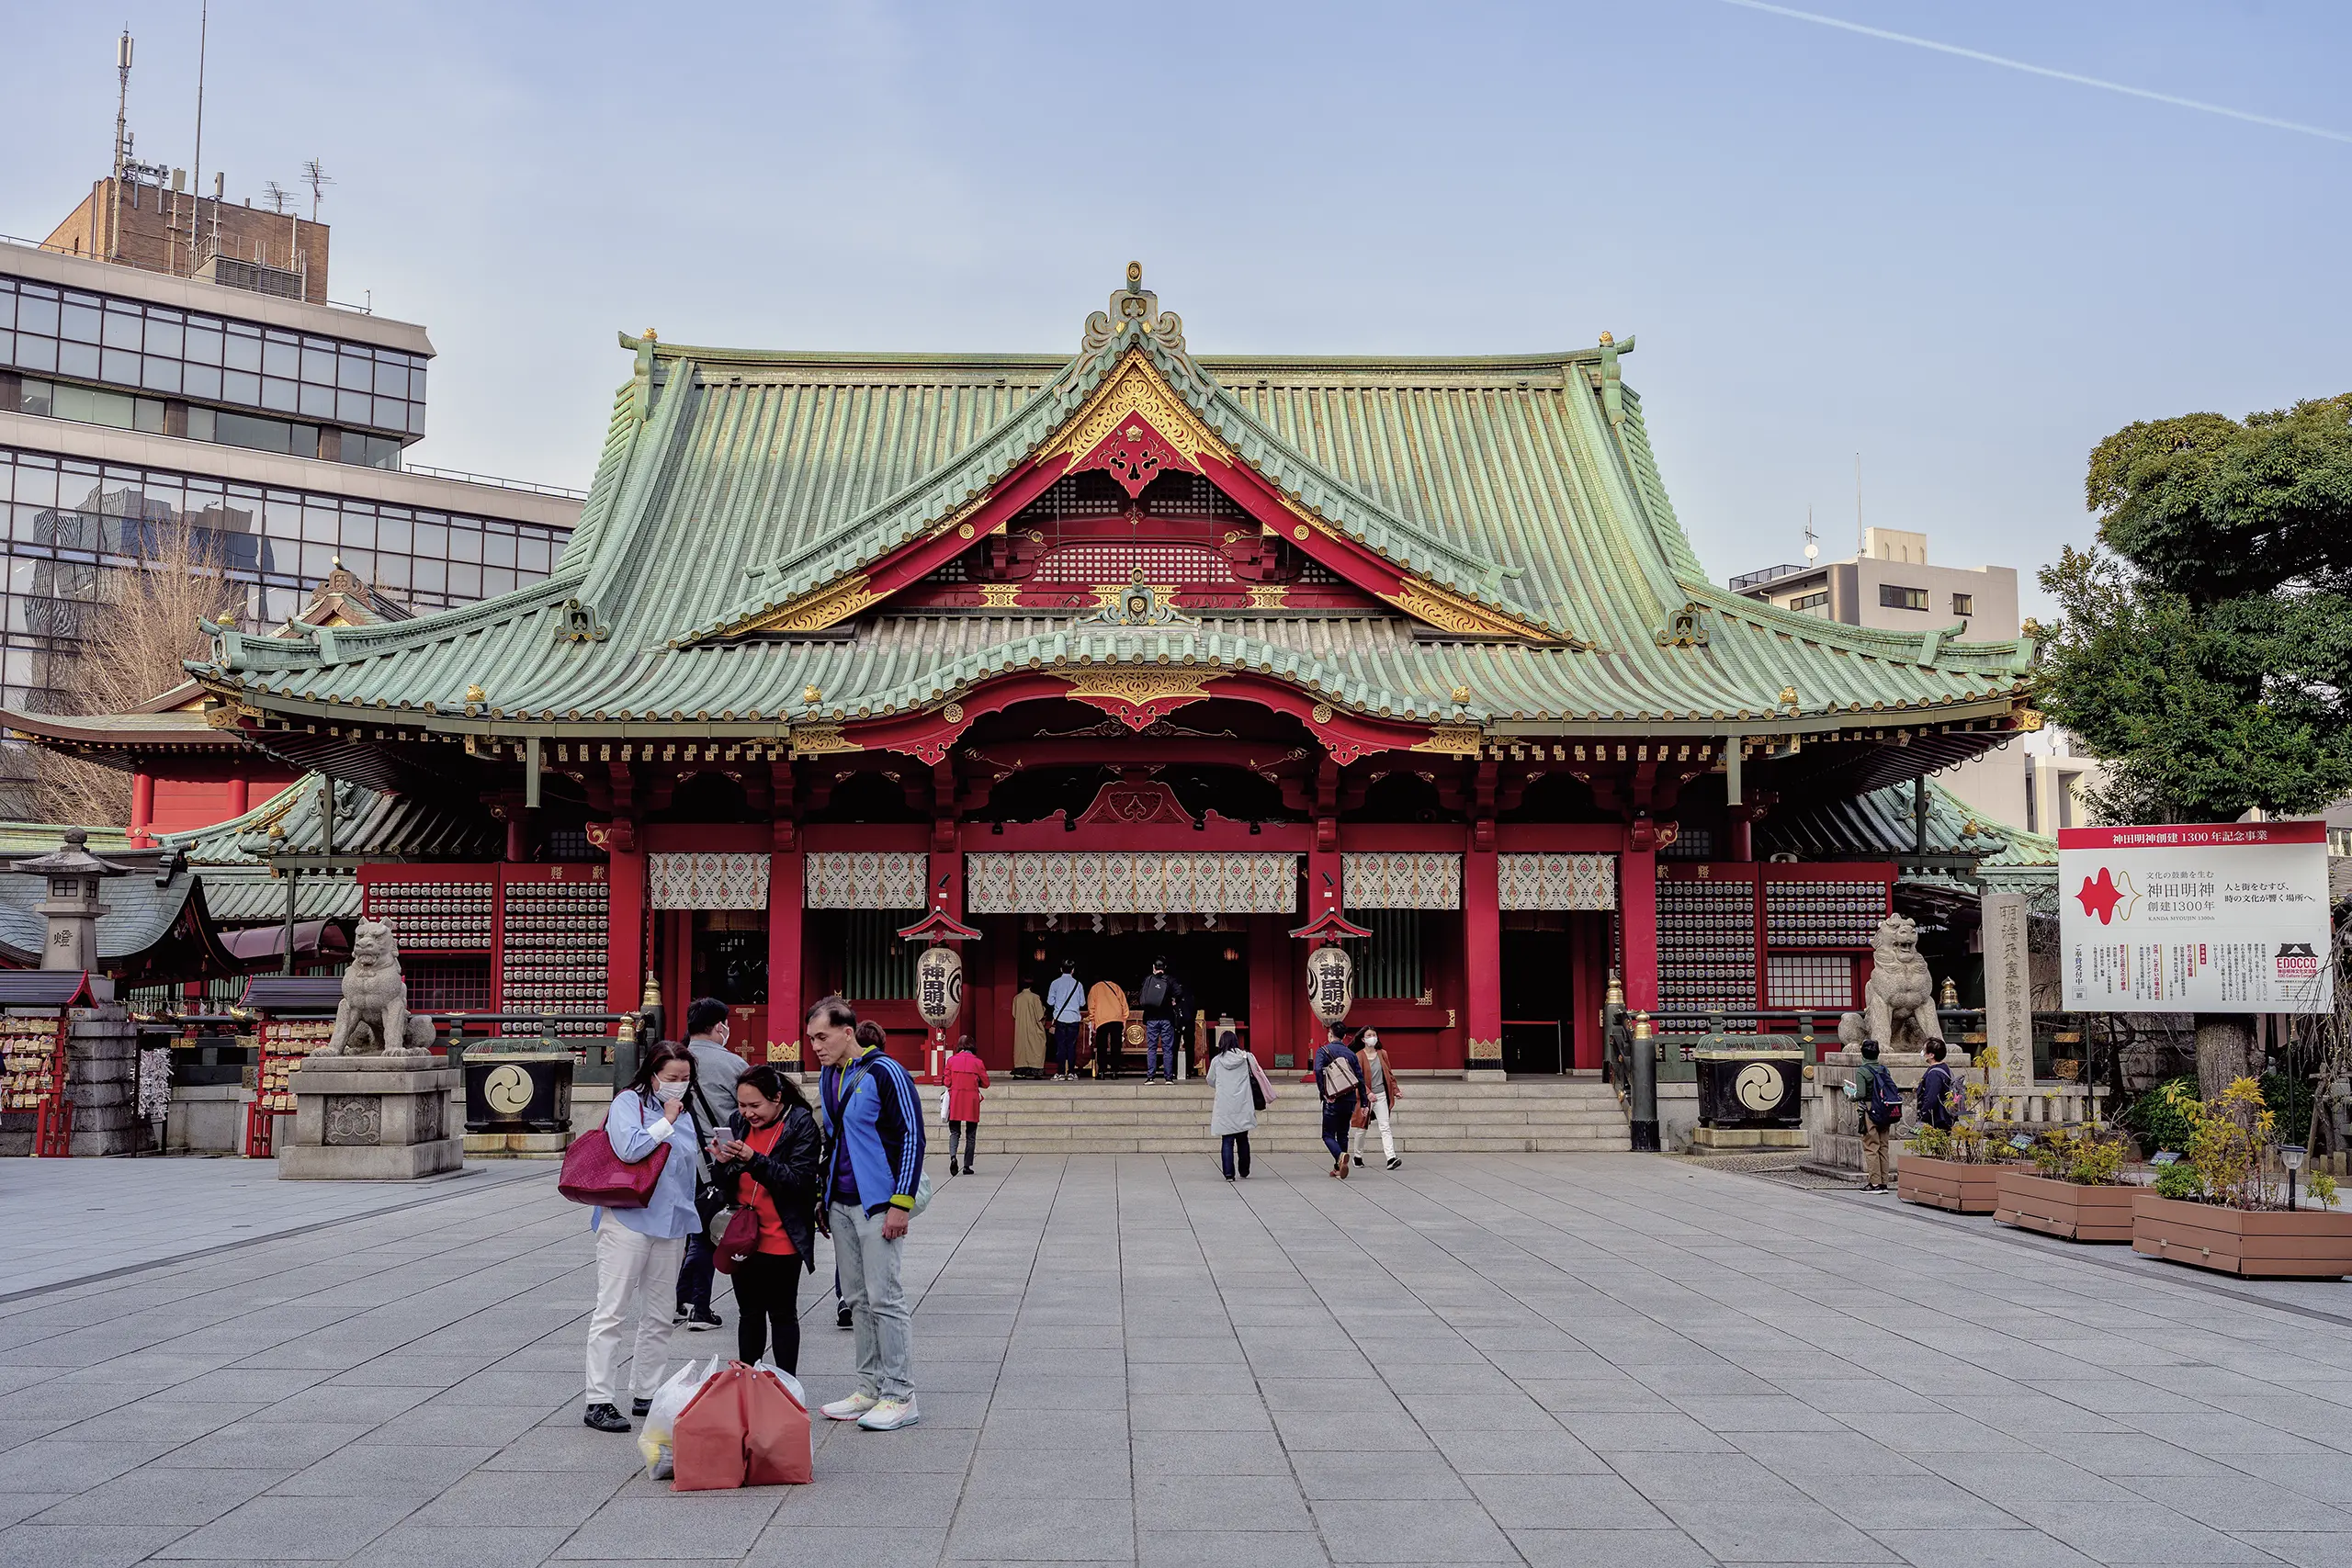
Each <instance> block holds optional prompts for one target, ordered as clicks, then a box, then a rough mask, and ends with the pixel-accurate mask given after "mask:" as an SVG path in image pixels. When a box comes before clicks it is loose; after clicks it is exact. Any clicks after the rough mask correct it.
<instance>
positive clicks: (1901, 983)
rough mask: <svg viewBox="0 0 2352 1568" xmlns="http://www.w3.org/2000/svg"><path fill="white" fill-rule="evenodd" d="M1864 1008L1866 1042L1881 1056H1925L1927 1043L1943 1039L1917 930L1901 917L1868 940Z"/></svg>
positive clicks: (1932, 982)
mask: <svg viewBox="0 0 2352 1568" xmlns="http://www.w3.org/2000/svg"><path fill="white" fill-rule="evenodd" d="M1862 1006H1863V1010H1864V1016H1863V1026H1864V1031H1865V1033H1866V1036H1867V1038H1869V1039H1871V1040H1875V1041H1877V1042H1878V1043H1879V1048H1880V1049H1881V1050H1883V1051H1919V1050H1924V1049H1925V1048H1926V1046H1927V1043H1928V1041H1930V1040H1941V1039H1942V1038H1943V1037H1944V1026H1943V1021H1942V1020H1941V1019H1940V1018H1939V1017H1937V1016H1936V981H1935V976H1932V975H1929V974H1928V961H1927V960H1926V959H1924V958H1922V957H1920V956H1919V928H1918V927H1917V926H1915V925H1913V924H1912V923H1911V922H1910V921H1909V920H1907V919H1904V918H1903V917H1902V916H1901V915H1889V916H1887V917H1886V919H1883V920H1881V921H1880V922H1879V923H1878V934H1877V935H1876V936H1875V937H1873V938H1871V983H1870V985H1869V987H1867V988H1866V989H1865V990H1864V992H1863V994H1862Z"/></svg>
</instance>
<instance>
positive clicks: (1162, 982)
mask: <svg viewBox="0 0 2352 1568" xmlns="http://www.w3.org/2000/svg"><path fill="white" fill-rule="evenodd" d="M1182 989H1183V987H1181V986H1179V985H1178V984H1177V983H1176V977H1175V976H1173V975H1170V973H1169V972H1168V960H1167V959H1165V958H1155V959H1153V960H1152V961H1151V973H1150V974H1148V975H1147V976H1144V977H1143V986H1142V987H1141V988H1140V989H1138V990H1137V991H1136V1006H1137V1007H1139V1008H1141V1009H1142V1010H1143V1081H1144V1082H1146V1083H1149V1082H1151V1081H1152V1079H1154V1078H1162V1079H1165V1080H1166V1081H1167V1082H1169V1083H1174V1082H1175V1081H1176V1013H1177V1009H1178V1007H1179V1006H1180V998H1179V993H1181V992H1182Z"/></svg>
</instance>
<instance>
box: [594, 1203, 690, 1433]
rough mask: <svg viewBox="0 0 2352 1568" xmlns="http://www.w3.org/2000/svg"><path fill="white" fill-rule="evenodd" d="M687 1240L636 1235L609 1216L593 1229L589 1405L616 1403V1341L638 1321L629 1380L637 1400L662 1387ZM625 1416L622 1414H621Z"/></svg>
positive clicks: (618, 1358)
mask: <svg viewBox="0 0 2352 1568" xmlns="http://www.w3.org/2000/svg"><path fill="white" fill-rule="evenodd" d="M685 1251H686V1238H685V1237H684V1236H682V1235H681V1236H672V1237H669V1238H668V1239H666V1240H665V1239H662V1238H661V1237H657V1236H650V1235H639V1234H638V1233H637V1232H635V1231H633V1230H631V1229H629V1228H628V1226H627V1225H625V1224H620V1223H618V1222H617V1221H616V1220H615V1219H614V1218H613V1217H612V1216H611V1215H610V1214H607V1215H605V1223H604V1224H601V1225H598V1226H597V1227H596V1310H595V1311H594V1313H591V1314H589V1317H588V1403H589V1404H620V1402H621V1397H620V1395H621V1387H620V1362H621V1339H622V1337H623V1336H624V1334H625V1332H626V1330H627V1329H628V1323H629V1320H630V1319H631V1318H632V1317H633V1318H635V1319H636V1320H637V1344H636V1348H635V1349H634V1350H633V1351H632V1352H631V1354H630V1366H629V1382H630V1383H631V1384H632V1385H633V1389H632V1392H633V1393H634V1394H635V1396H636V1397H637V1398H639V1399H650V1398H652V1397H653V1393H654V1391H655V1390H656V1389H658V1388H660V1387H661V1386H662V1363H663V1362H664V1361H666V1360H667V1359H669V1355H670V1318H671V1314H673V1312H674V1311H675V1310H676V1308H677V1304H678V1263H679V1260H680V1259H681V1258H684V1256H685ZM622 1414H623V1415H627V1414H628V1412H627V1411H623V1412H622Z"/></svg>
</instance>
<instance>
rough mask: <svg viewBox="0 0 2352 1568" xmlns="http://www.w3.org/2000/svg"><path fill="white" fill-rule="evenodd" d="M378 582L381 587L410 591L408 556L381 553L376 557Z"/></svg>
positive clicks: (403, 591)
mask: <svg viewBox="0 0 2352 1568" xmlns="http://www.w3.org/2000/svg"><path fill="white" fill-rule="evenodd" d="M376 582H377V585H378V586H379V587H382V588H386V589H390V591H391V592H395V593H405V592H408V557H406V556H388V555H379V556H378V557H377V558H376Z"/></svg>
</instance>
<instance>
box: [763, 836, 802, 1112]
mask: <svg viewBox="0 0 2352 1568" xmlns="http://www.w3.org/2000/svg"><path fill="white" fill-rule="evenodd" d="M772 842H773V844H774V849H773V851H772V852H770V854H769V855H768V1029H767V1032H768V1037H767V1039H766V1040H765V1041H764V1042H763V1043H764V1044H766V1045H769V1046H776V1045H781V1046H784V1047H785V1048H786V1049H785V1050H784V1052H783V1053H782V1055H783V1056H784V1058H785V1060H784V1063H783V1065H784V1066H798V1067H800V1068H802V1069H803V1070H805V1069H806V1068H807V1066H808V1064H807V1063H806V1062H805V1061H802V1060H801V1059H800V1049H801V1046H800V1025H801V1024H802V1023H803V1022H805V1021H807V1019H808V1016H809V1012H808V1008H809V1002H811V1001H813V1000H815V999H816V998H813V997H809V998H804V997H803V996H802V995H801V984H800V927H801V913H802V910H803V908H804V907H805V905H806V904H807V901H808V896H809V887H808V874H807V871H806V863H805V862H804V861H803V860H802V858H801V849H800V839H799V835H798V834H797V832H796V831H795V830H794V825H793V824H792V823H790V822H788V821H786V822H778V823H777V824H775V829H774V838H773V840H772ZM768 1055H771V1053H765V1052H763V1053H762V1054H761V1055H760V1056H759V1057H756V1058H754V1059H755V1060H764V1059H765V1058H766V1057H767V1056H768Z"/></svg>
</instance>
